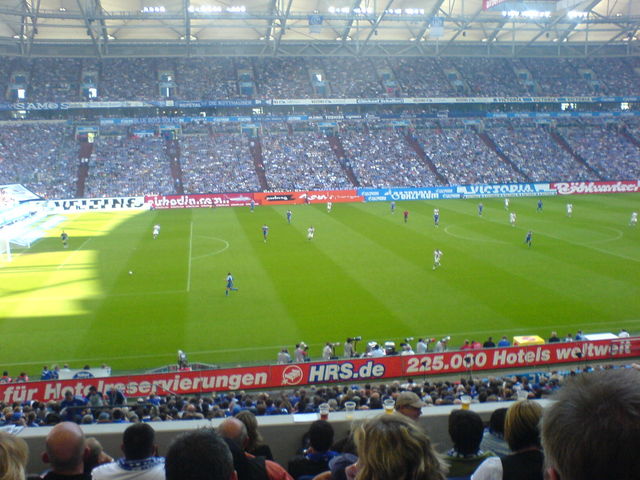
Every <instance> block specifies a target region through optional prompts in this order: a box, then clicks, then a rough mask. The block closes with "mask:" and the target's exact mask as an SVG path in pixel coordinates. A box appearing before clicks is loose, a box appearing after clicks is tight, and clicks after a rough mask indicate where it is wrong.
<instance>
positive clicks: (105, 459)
mask: <svg viewBox="0 0 640 480" xmlns="http://www.w3.org/2000/svg"><path fill="white" fill-rule="evenodd" d="M89 416H90V415H89ZM90 417H91V416H90ZM91 418H93V417H91ZM85 443H86V446H87V449H88V453H87V456H86V458H85V460H84V471H85V473H91V472H92V471H93V469H94V468H96V467H98V466H100V465H104V464H105V463H110V462H113V458H112V457H111V455H109V454H108V453H107V452H105V451H104V448H102V444H101V443H100V442H99V441H98V439H97V438H96V437H87V439H86V440H85Z"/></svg>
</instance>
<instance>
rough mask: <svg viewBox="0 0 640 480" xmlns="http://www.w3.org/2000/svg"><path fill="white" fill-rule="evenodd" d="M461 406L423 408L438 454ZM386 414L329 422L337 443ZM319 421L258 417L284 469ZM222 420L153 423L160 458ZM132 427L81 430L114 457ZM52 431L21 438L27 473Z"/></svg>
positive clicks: (484, 410)
mask: <svg viewBox="0 0 640 480" xmlns="http://www.w3.org/2000/svg"><path fill="white" fill-rule="evenodd" d="M512 403H513V402H497V403H483V404H472V406H471V409H472V410H474V411H476V412H478V413H479V414H480V416H481V417H482V419H483V420H484V421H485V422H486V421H488V420H489V417H490V416H491V413H492V412H493V411H494V410H495V409H497V408H502V407H509V406H510V405H511V404H512ZM540 403H541V404H542V406H543V407H544V406H546V405H548V404H549V401H548V400H541V401H540ZM458 408H460V407H459V406H450V405H449V406H442V407H425V408H423V409H422V416H421V417H420V420H419V423H420V425H422V427H424V428H425V430H426V432H427V433H428V434H429V437H431V441H432V442H433V444H434V445H435V447H436V449H437V450H438V451H439V452H445V451H447V450H448V449H450V448H451V441H450V440H449V434H448V418H449V413H450V412H451V411H452V410H455V409H458ZM381 414H382V415H384V413H383V411H382V410H362V411H357V412H355V414H354V420H353V421H351V420H347V419H346V418H345V413H344V412H332V413H331V414H330V415H329V421H330V422H331V424H332V425H333V428H334V429H335V432H336V433H335V439H336V440H338V439H340V438H342V437H344V436H346V435H348V433H349V429H350V428H351V425H352V423H353V422H357V421H362V420H365V419H367V418H370V417H375V416H377V415H381ZM317 419H318V415H317V414H314V413H312V414H301V415H274V416H267V417H258V425H259V430H260V433H261V434H262V436H263V437H264V440H265V442H266V443H267V444H269V446H270V447H271V450H272V451H273V455H274V457H275V460H276V461H277V462H279V463H280V464H282V465H283V466H284V467H285V468H286V466H287V462H288V460H289V458H291V457H292V456H293V455H294V454H295V453H296V452H297V450H298V449H299V448H300V446H301V442H302V436H303V435H304V433H305V432H306V431H307V430H308V428H309V425H310V424H311V422H313V421H315V420H317ZM221 421H222V419H215V420H212V421H208V420H185V421H172V422H152V423H151V425H152V426H153V428H154V429H155V431H156V443H157V444H158V447H159V453H160V455H165V454H166V452H167V448H168V446H169V444H170V443H171V440H172V439H173V438H175V437H176V436H177V435H179V434H180V433H182V432H185V431H188V430H192V429H196V428H202V427H214V428H215V427H217V426H218V425H219V424H220V422H221ZM129 425H130V424H127V423H119V424H113V423H111V424H100V425H97V424H95V425H82V426H81V427H82V430H83V431H84V433H85V435H86V436H88V437H96V438H98V440H99V441H100V443H102V445H103V447H104V449H105V450H106V451H107V453H109V454H110V455H111V456H113V457H114V458H118V457H121V456H122V452H121V450H120V445H121V443H122V433H123V432H124V430H125V429H126V428H127V427H128V426H129ZM50 430H51V427H41V428H25V429H24V430H22V431H21V432H20V433H19V434H18V435H19V436H20V437H21V438H23V439H24V440H25V441H26V442H27V444H28V445H29V452H30V455H29V465H28V473H40V472H42V471H44V470H46V469H47V468H48V466H47V465H46V464H44V463H43V462H42V460H41V453H42V452H43V451H44V439H45V437H46V436H47V434H48V433H49V431H50Z"/></svg>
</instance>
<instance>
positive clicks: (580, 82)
mask: <svg viewBox="0 0 640 480" xmlns="http://www.w3.org/2000/svg"><path fill="white" fill-rule="evenodd" d="M520 62H521V63H522V64H523V65H524V66H525V67H526V68H527V70H528V71H529V72H530V73H531V75H532V76H533V79H534V80H535V81H536V83H537V87H538V88H537V91H536V94H539V95H541V94H550V92H563V94H565V95H594V94H598V93H603V92H598V91H596V90H595V88H594V87H593V85H592V84H591V83H590V82H588V81H587V80H585V78H584V77H583V76H582V75H581V74H580V72H579V71H578V70H579V68H582V67H581V66H578V65H577V64H574V62H573V60H572V59H567V58H544V59H543V58H521V59H520ZM612 63H614V64H615V63H616V62H612ZM602 74H603V75H606V72H602ZM625 92H626V90H625Z"/></svg>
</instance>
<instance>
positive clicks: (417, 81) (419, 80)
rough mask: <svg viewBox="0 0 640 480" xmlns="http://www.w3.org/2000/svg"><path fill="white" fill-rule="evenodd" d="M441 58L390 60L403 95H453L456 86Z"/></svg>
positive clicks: (399, 58) (400, 58)
mask: <svg viewBox="0 0 640 480" xmlns="http://www.w3.org/2000/svg"><path fill="white" fill-rule="evenodd" d="M443 62H444V60H443V59H441V58H426V57H420V58H402V57H398V58H393V59H391V60H390V63H391V66H392V68H393V71H394V72H395V74H396V78H397V79H398V80H399V82H400V88H401V91H402V93H403V95H405V96H408V97H413V96H416V97H425V96H429V97H451V96H454V95H455V93H456V92H455V88H454V87H453V85H452V84H451V82H449V81H448V80H447V78H446V76H445V74H444V71H443Z"/></svg>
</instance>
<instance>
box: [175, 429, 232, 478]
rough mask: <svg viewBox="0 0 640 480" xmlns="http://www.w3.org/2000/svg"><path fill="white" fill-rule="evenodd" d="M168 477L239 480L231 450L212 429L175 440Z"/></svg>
mask: <svg viewBox="0 0 640 480" xmlns="http://www.w3.org/2000/svg"><path fill="white" fill-rule="evenodd" d="M165 474H166V478H167V480H236V473H235V470H234V469H233V458H232V456H231V452H230V451H229V447H228V446H227V444H226V443H225V441H224V440H223V439H222V437H220V435H218V434H217V433H216V432H215V430H214V429H212V428H201V429H199V430H192V431H189V432H186V433H183V434H182V435H179V436H178V437H176V438H175V439H174V440H173V442H171V445H170V446H169V450H168V451H167V456H166V459H165Z"/></svg>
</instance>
